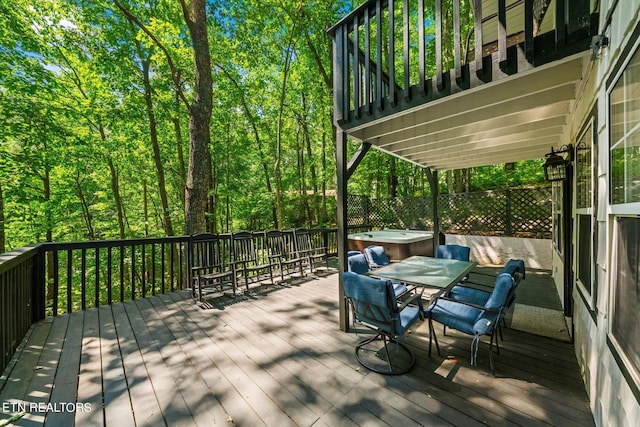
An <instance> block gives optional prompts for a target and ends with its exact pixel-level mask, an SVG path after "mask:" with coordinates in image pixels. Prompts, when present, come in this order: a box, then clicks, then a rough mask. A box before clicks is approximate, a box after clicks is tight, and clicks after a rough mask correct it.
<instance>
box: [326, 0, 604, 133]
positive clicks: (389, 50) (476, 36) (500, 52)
mask: <svg viewBox="0 0 640 427" xmlns="http://www.w3.org/2000/svg"><path fill="white" fill-rule="evenodd" d="M549 4H551V5H554V4H555V8H554V9H553V10H552V11H549V10H547V8H548V6H549ZM589 8H590V2H589V1H582V0H581V1H570V0H556V1H555V3H554V2H549V1H548V0H472V1H461V0H430V1H429V0H427V1H425V0H399V1H394V0H370V1H368V2H366V3H364V4H362V5H361V6H360V7H358V8H357V9H355V10H354V11H353V12H351V13H350V14H349V15H347V16H346V17H345V18H343V19H342V20H341V21H340V22H338V23H337V24H336V25H335V26H333V27H332V28H331V29H330V30H329V34H331V35H332V37H333V41H334V43H333V72H334V102H335V105H334V110H335V112H334V117H335V119H336V121H337V122H338V123H339V124H340V125H342V126H343V127H344V128H349V127H352V126H356V125H358V124H361V123H363V122H367V121H370V120H373V119H376V118H379V117H383V116H386V115H389V114H392V113H396V112H398V111H401V110H402V109H406V108H411V107H415V106H418V105H421V104H424V103H426V102H429V101H432V100H434V99H438V98H442V97H444V96H447V95H450V94H453V93H456V92H459V91H462V90H466V89H469V88H472V87H476V86H479V85H481V84H484V83H486V82H489V81H493V80H497V79H500V78H503V77H505V76H508V75H512V74H515V73H517V72H520V71H523V70H526V69H530V68H533V67H536V66H539V65H542V64H545V63H548V62H551V61H554V60H556V59H560V58H563V57H566V56H569V55H571V54H574V53H577V52H580V51H584V50H586V49H588V48H589V46H590V41H591V36H592V35H594V34H595V33H596V32H597V22H598V21H597V15H596V14H595V13H593V14H592V12H591V11H590V9H589ZM547 30H548V31H547ZM398 107H400V108H398Z"/></svg>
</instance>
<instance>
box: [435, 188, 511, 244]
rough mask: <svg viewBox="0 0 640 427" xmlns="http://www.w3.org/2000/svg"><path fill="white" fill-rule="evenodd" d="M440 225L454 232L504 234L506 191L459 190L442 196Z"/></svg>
mask: <svg viewBox="0 0 640 427" xmlns="http://www.w3.org/2000/svg"><path fill="white" fill-rule="evenodd" d="M438 203H439V205H438V210H439V212H440V229H441V231H442V232H444V233H450V234H474V233H479V234H483V235H493V234H496V235H504V234H505V232H506V230H507V223H506V218H505V211H506V207H507V199H506V195H505V194H504V193H503V192H494V191H487V192H482V193H459V194H450V195H443V196H442V197H440V199H439V200H438Z"/></svg>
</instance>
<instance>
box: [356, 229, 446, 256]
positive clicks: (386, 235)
mask: <svg viewBox="0 0 640 427" xmlns="http://www.w3.org/2000/svg"><path fill="white" fill-rule="evenodd" d="M347 238H348V243H349V250H358V251H362V250H363V249H364V248H366V247H367V246H370V245H380V246H383V247H384V250H385V251H386V252H387V255H388V256H389V258H391V259H392V260H400V259H404V258H408V257H410V256H413V255H424V256H433V252H434V251H433V232H431V231H422V230H378V231H368V232H364V233H354V234H349V235H348V236H347Z"/></svg>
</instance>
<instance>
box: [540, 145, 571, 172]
mask: <svg viewBox="0 0 640 427" xmlns="http://www.w3.org/2000/svg"><path fill="white" fill-rule="evenodd" d="M562 153H569V156H568V158H567V159H565V158H564V157H562V156H560V155H559V154H562ZM572 154H573V146H572V145H571V144H569V145H568V146H566V145H565V146H562V147H560V150H558V151H555V150H554V149H553V147H551V153H548V154H545V157H546V158H547V160H545V162H544V165H542V168H543V169H544V179H546V180H547V181H564V180H565V179H567V166H569V163H571V160H572V158H573V156H572Z"/></svg>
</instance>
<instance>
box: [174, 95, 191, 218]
mask: <svg viewBox="0 0 640 427" xmlns="http://www.w3.org/2000/svg"><path fill="white" fill-rule="evenodd" d="M175 114H176V115H175V117H173V119H172V120H173V129H174V131H175V134H176V147H177V151H178V153H177V155H178V165H179V170H178V175H179V176H178V178H179V180H180V190H181V191H180V201H181V202H182V208H183V209H184V189H185V186H186V182H187V166H186V163H185V161H184V153H183V151H182V144H183V142H182V128H181V126H180V98H178V95H177V94H176V112H175Z"/></svg>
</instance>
